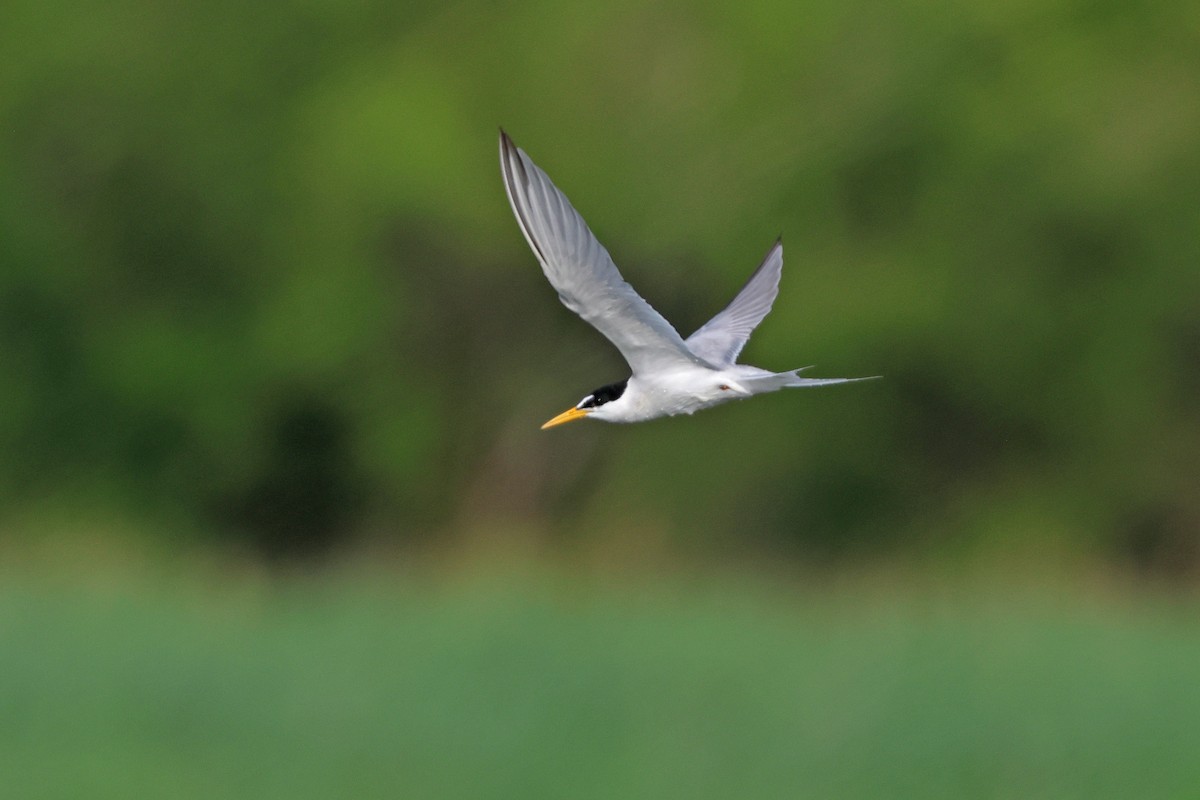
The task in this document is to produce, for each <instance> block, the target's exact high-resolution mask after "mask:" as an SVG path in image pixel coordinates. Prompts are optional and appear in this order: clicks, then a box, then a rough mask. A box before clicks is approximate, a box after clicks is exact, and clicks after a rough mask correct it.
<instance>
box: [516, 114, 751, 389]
mask: <svg viewBox="0 0 1200 800" xmlns="http://www.w3.org/2000/svg"><path fill="white" fill-rule="evenodd" d="M500 166H501V171H502V172H503V174H504V189H505V192H506V193H507V194H508V202H509V204H510V205H512V209H513V213H514V214H515V215H516V217H517V224H518V225H520V227H521V232H522V233H524V234H525V239H526V241H528V242H529V246H530V247H531V248H532V249H533V252H534V255H536V256H537V259H538V261H539V262H540V263H541V265H542V271H543V272H544V273H545V274H546V278H547V279H548V280H549V281H550V285H551V286H553V287H554V289H555V291H557V292H558V297H559V299H560V300H562V302H563V305H565V306H566V307H567V308H569V309H571V310H572V311H574V312H575V313H576V314H578V315H579V316H580V317H582V318H583V319H584V321H586V322H587V323H588V324H590V325H591V326H592V327H594V328H595V329H596V330H598V331H600V333H602V334H604V335H605V336H606V337H607V338H608V340H609V341H611V342H612V343H613V344H614V345H616V347H617V349H618V350H620V351H621V355H622V356H624V357H625V360H626V361H628V362H629V366H630V368H631V369H632V370H633V374H634V375H638V374H646V373H653V372H659V371H663V370H667V369H670V368H672V367H679V366H683V365H686V366H693V367H694V366H702V367H709V368H711V365H710V364H708V363H707V362H706V361H705V360H704V359H703V357H701V356H699V355H698V354H697V353H696V352H695V351H694V350H693V349H691V348H689V347H688V345H686V344H685V343H684V341H683V337H681V336H680V335H679V332H678V331H676V330H675V328H674V327H672V326H671V323H669V322H667V320H666V319H664V318H663V316H662V315H661V314H659V313H658V312H657V311H655V310H654V308H653V307H652V306H651V305H650V304H649V303H647V302H646V301H645V300H643V299H642V297H641V296H640V295H638V293H637V292H635V291H634V290H633V287H632V286H630V285H629V284H628V283H626V281H625V279H624V278H622V277H621V273H620V271H619V270H618V269H617V265H616V264H614V263H613V260H612V257H611V256H609V254H608V251H607V250H605V249H604V246H603V245H601V244H600V242H599V241H598V240H597V239H596V237H595V236H594V235H593V234H592V232H591V230H589V229H588V226H587V223H586V222H584V221H583V217H581V216H580V215H579V212H577V211H576V210H575V209H574V208H573V207H572V206H571V203H570V201H569V200H567V198H566V195H564V194H563V193H562V192H560V191H559V190H558V188H557V187H555V185H554V184H553V183H552V182H551V181H550V178H549V177H547V176H546V173H544V172H542V170H541V169H539V168H538V166H537V165H536V164H534V163H533V161H532V160H531V159H530V158H529V156H527V155H526V154H525V151H523V150H521V149H520V148H518V147H517V146H516V145H514V144H513V142H512V140H511V139H510V138H508V135H507V134H506V133H504V131H500ZM764 313H765V312H764Z"/></svg>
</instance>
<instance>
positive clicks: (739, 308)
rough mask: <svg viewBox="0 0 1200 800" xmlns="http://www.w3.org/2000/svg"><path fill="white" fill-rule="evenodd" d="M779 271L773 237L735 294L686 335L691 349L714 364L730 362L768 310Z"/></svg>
mask: <svg viewBox="0 0 1200 800" xmlns="http://www.w3.org/2000/svg"><path fill="white" fill-rule="evenodd" d="M782 271H783V241H782V240H776V242H775V244H774V245H773V246H772V247H771V249H770V251H768V252H767V256H766V258H764V259H763V261H762V263H761V264H759V265H758V269H756V270H754V274H753V275H751V276H750V280H748V281H746V285H745V286H743V287H742V290H741V291H740V292H738V293H737V297H735V298H733V300H732V301H730V303H729V305H727V306H725V308H724V309H723V310H722V311H721V312H720V313H719V314H717V315H716V316H715V317H713V318H712V319H710V320H709V321H708V322H706V323H704V324H703V325H702V326H701V327H700V329H699V330H697V331H696V332H695V333H693V334H692V335H691V336H689V337H688V338H687V342H686V344H687V346H688V347H689V348H691V351H692V352H693V353H695V354H696V355H697V356H699V357H700V358H702V359H704V360H705V361H707V362H709V363H710V364H714V365H716V366H718V367H727V366H729V365H730V364H733V363H734V361H736V360H737V357H738V353H740V352H742V348H743V347H745V346H746V342H747V340H749V339H750V334H751V332H753V330H754V329H755V328H756V327H758V323H760V322H762V320H763V317H765V316H766V315H767V313H768V312H769V311H770V310H771V304H772V303H774V302H775V296H776V295H777V294H779V275H780V273H781V272H782Z"/></svg>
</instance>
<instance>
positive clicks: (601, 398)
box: [575, 378, 629, 408]
mask: <svg viewBox="0 0 1200 800" xmlns="http://www.w3.org/2000/svg"><path fill="white" fill-rule="evenodd" d="M627 383H629V379H628V378H626V379H625V380H623V381H619V382H617V383H610V384H608V385H607V386H601V387H600V388H599V389H597V390H596V391H594V392H592V393H591V394H589V395H588V396H587V397H585V398H583V399H582V400H580V401H579V405H577V406H575V407H576V408H595V407H596V406H602V405H604V404H605V403H611V402H612V401H613V400H616V399H617V398H618V397H620V396H621V395H623V394H625V384H627Z"/></svg>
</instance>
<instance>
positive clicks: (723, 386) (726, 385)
mask: <svg viewBox="0 0 1200 800" xmlns="http://www.w3.org/2000/svg"><path fill="white" fill-rule="evenodd" d="M720 389H721V391H722V392H728V391H729V385H728V384H724V383H722V384H721V386H720Z"/></svg>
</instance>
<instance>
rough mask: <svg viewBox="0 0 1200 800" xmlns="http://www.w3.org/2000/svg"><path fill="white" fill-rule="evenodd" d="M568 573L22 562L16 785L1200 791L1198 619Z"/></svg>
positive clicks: (39, 790)
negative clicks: (317, 573)
mask: <svg viewBox="0 0 1200 800" xmlns="http://www.w3.org/2000/svg"><path fill="white" fill-rule="evenodd" d="M565 578H566V576H555V575H553V574H545V573H543V574H541V575H517V574H510V575H508V576H507V577H506V578H500V577H498V576H497V575H495V574H494V575H493V577H492V578H491V579H489V580H484V581H480V580H475V581H470V582H455V583H452V584H448V585H447V584H439V583H437V582H431V581H429V579H428V578H423V579H417V578H413V577H412V576H410V577H409V579H408V580H407V581H405V582H404V587H403V588H399V589H398V588H396V576H391V578H389V580H388V583H387V584H386V585H385V584H383V583H381V582H379V581H378V580H363V576H362V575H361V574H356V575H355V576H354V578H353V580H346V579H336V580H332V581H330V580H323V581H311V580H304V581H290V582H287V583H282V584H275V585H269V584H262V583H258V582H254V581H229V580H228V579H226V580H224V581H222V582H221V583H220V585H205V584H202V583H198V582H196V581H194V580H189V581H183V582H178V581H177V582H174V585H173V586H172V587H171V588H169V589H168V588H163V587H162V586H161V585H159V586H156V585H155V584H154V583H150V582H147V581H146V580H145V579H134V580H129V579H122V580H120V581H119V582H114V583H113V584H112V585H111V586H103V585H99V586H96V585H94V586H92V587H91V588H88V589H81V588H79V586H78V585H77V584H75V585H73V586H71V587H68V586H67V585H58V584H57V583H56V581H55V580H46V579H44V578H43V579H41V580H38V581H36V582H31V581H30V580H29V579H28V578H25V579H20V578H16V577H14V576H12V575H9V576H7V577H6V580H5V581H4V584H3V587H4V588H3V589H2V590H0V649H2V650H3V652H4V653H5V672H4V681H3V682H0V710H2V711H3V713H0V771H2V772H3V774H4V776H5V787H6V792H7V793H8V794H11V795H13V796H17V797H27V798H58V797H64V798H65V797H79V796H87V797H94V798H108V797H113V798H118V797H119V798H124V797H131V796H138V797H149V796H154V797H163V796H169V797H175V798H192V797H196V798H201V797H203V798H210V797H216V796H221V797H255V798H264V800H265V799H266V798H273V797H286V798H293V799H294V798H306V797H321V798H326V797H335V796H348V795H352V796H354V797H359V798H374V797H440V798H457V797H463V798H490V797H497V798H500V797H504V798H508V797H525V798H539V797H547V798H558V797H564V796H571V797H596V798H602V797H624V798H640V797H647V798H671V797H687V798H708V797H712V798H728V797H732V796H753V797H757V798H775V797H779V798H796V797H819V798H857V797H863V798H877V797H894V798H906V797H913V798H922V800H926V799H927V798H942V797H945V798H961V797H1053V798H1089V800H1092V799H1094V798H1110V797H1111V798H1127V797H1131V796H1136V797H1140V798H1170V797H1189V796H1191V795H1192V793H1193V792H1194V790H1195V787H1196V785H1197V781H1200V762H1197V759H1196V730H1195V721H1196V718H1197V715H1198V714H1200V690H1198V688H1197V683H1196V681H1195V680H1194V674H1195V664H1196V663H1197V659H1198V658H1200V648H1198V646H1197V645H1198V642H1200V629H1198V627H1197V623H1196V619H1197V617H1196V614H1195V609H1194V608H1192V607H1190V606H1180V607H1177V608H1174V609H1172V608H1170V607H1167V606H1164V605H1162V604H1161V603H1159V602H1155V601H1152V600H1148V599H1145V598H1143V599H1140V600H1139V599H1129V598H1126V599H1125V601H1123V602H1122V603H1121V606H1120V608H1119V609H1118V608H1114V606H1113V604H1112V603H1110V602H1108V601H1096V600H1091V601H1083V600H1080V599H1075V600H1070V601H1067V600H1064V599H1063V598H1062V597H1061V596H1058V597H1055V596H1051V595H1047V594H1045V593H1043V592H1038V591H1032V592H1031V591H1029V590H1021V591H1015V592H1014V591H1012V590H1011V589H1008V590H1005V591H1003V592H999V591H995V590H992V591H988V590H981V589H978V588H977V589H974V590H971V591H961V590H959V591H947V592H945V593H944V594H942V593H936V592H935V593H921V592H918V593H910V592H908V591H905V590H901V589H895V588H893V589H891V590H879V589H878V587H876V590H875V592H874V593H872V592H870V591H866V592H864V591H863V590H864V589H869V588H870V584H866V583H864V584H862V585H855V586H849V585H847V586H846V587H843V588H842V589H837V588H834V587H828V586H827V587H824V588H823V589H822V591H821V593H820V598H821V599H816V598H815V597H813V596H805V595H803V594H797V593H795V592H793V591H791V590H783V589H781V588H779V587H774V588H769V589H767V588H764V586H763V584H762V583H761V582H759V584H758V587H757V588H756V589H754V590H753V591H748V589H747V587H746V586H745V585H738V584H737V583H734V582H730V581H728V580H727V579H726V580H713V579H712V578H711V577H709V578H708V579H706V580H705V587H704V588H701V587H700V586H698V585H689V584H687V583H685V582H682V581H680V580H678V579H676V580H675V581H669V582H663V581H661V580H656V581H655V583H654V584H653V585H650V584H648V583H645V582H641V581H630V582H627V583H623V584H620V585H610V586H590V587H586V588H583V587H581V586H580V584H579V583H578V580H577V576H572V580H571V581H570V582H569V583H568V582H567V581H566V580H565ZM118 587H119V588H118Z"/></svg>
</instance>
